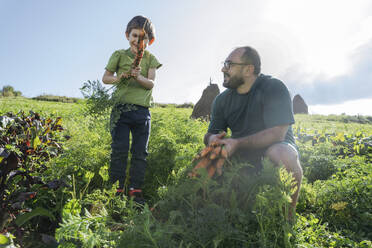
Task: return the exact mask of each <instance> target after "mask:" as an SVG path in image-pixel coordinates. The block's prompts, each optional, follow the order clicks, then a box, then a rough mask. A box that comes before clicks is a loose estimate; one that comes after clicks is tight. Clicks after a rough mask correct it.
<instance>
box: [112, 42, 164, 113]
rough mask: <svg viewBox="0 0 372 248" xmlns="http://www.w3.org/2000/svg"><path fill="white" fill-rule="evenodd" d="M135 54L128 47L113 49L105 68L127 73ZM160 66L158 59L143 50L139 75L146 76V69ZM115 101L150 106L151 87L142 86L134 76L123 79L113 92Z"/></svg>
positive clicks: (117, 72)
mask: <svg viewBox="0 0 372 248" xmlns="http://www.w3.org/2000/svg"><path fill="white" fill-rule="evenodd" d="M134 58H135V54H133V53H132V52H131V50H130V48H128V49H126V50H125V49H122V50H117V51H115V52H114V53H113V54H112V55H111V57H110V59H109V62H108V63H107V66H106V68H105V69H106V70H108V71H110V72H116V75H118V76H119V75H120V74H121V73H123V72H124V73H129V72H130V70H131V66H132V63H133V60H134ZM160 66H161V64H160V63H159V61H158V60H157V59H156V58H155V56H154V55H152V54H151V53H150V52H148V51H146V50H145V51H144V53H143V57H142V60H141V63H140V67H141V75H142V76H144V77H146V78H147V77H148V71H149V69H151V68H155V69H158V68H159V67H160ZM113 97H114V100H115V103H116V104H118V103H130V104H136V105H140V106H144V107H150V104H151V101H152V89H151V90H148V89H145V88H144V87H142V86H141V85H140V84H139V83H138V82H137V81H136V79H134V78H130V79H125V80H122V81H120V82H119V83H118V84H117V87H116V90H115V92H114V94H113Z"/></svg>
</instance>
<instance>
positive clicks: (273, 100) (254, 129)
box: [204, 46, 303, 215]
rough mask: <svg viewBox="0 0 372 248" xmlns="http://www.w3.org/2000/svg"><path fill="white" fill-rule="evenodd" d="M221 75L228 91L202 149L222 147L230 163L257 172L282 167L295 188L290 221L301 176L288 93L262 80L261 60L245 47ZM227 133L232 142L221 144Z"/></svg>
mask: <svg viewBox="0 0 372 248" xmlns="http://www.w3.org/2000/svg"><path fill="white" fill-rule="evenodd" d="M221 71H222V72H223V75H224V82H223V86H224V87H226V88H227V89H226V90H225V91H224V92H222V93H221V94H219V95H218V96H217V97H216V98H215V100H214V102H213V105H212V114H211V121H210V125H209V128H208V132H207V133H206V134H205V136H204V143H205V144H206V145H209V144H211V143H212V142H215V143H217V144H223V145H224V146H225V149H226V150H227V153H228V156H229V157H235V158H238V159H239V160H244V161H248V162H249V163H250V164H253V165H254V166H255V167H256V169H257V170H256V171H259V169H260V167H262V165H261V161H262V159H263V158H265V157H267V158H269V159H270V160H271V161H272V162H273V163H274V164H275V165H278V166H279V165H283V166H284V167H285V168H286V170H287V171H288V172H289V173H292V175H293V177H294V179H295V180H296V185H297V190H296V192H295V193H294V194H293V195H292V203H291V209H292V211H290V215H292V214H291V213H292V212H293V211H294V210H295V207H296V204H297V200H298V194H299V190H300V185H301V180H302V174H303V173H302V168H301V165H300V162H299V154H298V149H297V146H296V144H295V140H294V137H293V132H292V124H294V117H293V110H292V101H291V98H290V94H289V92H288V89H287V87H286V86H285V85H284V84H283V82H281V81H280V80H278V79H275V78H273V77H271V76H268V75H264V74H261V60H260V56H259V54H258V52H257V51H256V50H255V49H254V48H252V47H249V46H246V47H239V48H236V49H235V50H234V51H232V52H231V53H230V55H229V56H228V57H227V58H226V60H225V62H224V64H223V67H222V69H221ZM227 128H229V129H230V130H231V138H225V135H226V131H227Z"/></svg>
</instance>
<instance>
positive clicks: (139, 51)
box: [125, 23, 146, 79]
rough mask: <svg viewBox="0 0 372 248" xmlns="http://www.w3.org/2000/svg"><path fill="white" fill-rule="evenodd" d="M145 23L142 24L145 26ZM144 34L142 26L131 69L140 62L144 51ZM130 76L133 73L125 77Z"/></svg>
mask: <svg viewBox="0 0 372 248" xmlns="http://www.w3.org/2000/svg"><path fill="white" fill-rule="evenodd" d="M145 24H146V23H145ZM145 24H144V26H145ZM145 35H146V32H145V29H144V28H143V29H142V32H141V34H140V35H139V37H138V42H137V54H136V57H135V58H134V60H133V63H132V68H133V69H134V68H137V67H138V66H139V64H140V63H141V60H142V57H143V53H144V51H145V41H144V40H145ZM131 77H134V75H133V74H131V73H129V74H128V75H127V76H126V77H125V78H126V79H128V78H131Z"/></svg>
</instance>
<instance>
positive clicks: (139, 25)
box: [125, 15, 155, 45]
mask: <svg viewBox="0 0 372 248" xmlns="http://www.w3.org/2000/svg"><path fill="white" fill-rule="evenodd" d="M132 29H144V30H145V32H146V34H147V36H148V37H149V45H151V44H152V43H153V42H154V40H155V27H154V25H153V24H152V23H151V21H150V19H148V18H147V17H144V16H140V15H139V16H135V17H133V18H132V20H130V21H129V23H128V25H127V29H126V31H125V33H126V34H127V35H129V34H130V32H131V31H132Z"/></svg>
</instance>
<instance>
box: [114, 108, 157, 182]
mask: <svg viewBox="0 0 372 248" xmlns="http://www.w3.org/2000/svg"><path fill="white" fill-rule="evenodd" d="M135 107H136V110H131V111H120V108H121V107H120V106H116V107H114V109H113V113H115V111H117V112H116V114H120V117H119V118H117V119H118V120H117V121H115V123H114V127H113V128H112V129H111V136H112V144H111V149H112V151H111V166H110V172H109V173H110V179H111V181H112V183H115V182H116V181H117V180H119V187H120V188H124V182H125V177H126V169H127V163H128V151H129V133H132V145H131V149H130V151H131V153H132V158H131V165H130V170H129V175H130V180H129V187H130V188H135V189H140V188H141V187H142V184H143V181H144V178H145V170H146V164H147V162H146V157H147V155H148V153H147V146H148V141H149V136H150V127H151V115H150V111H149V109H148V108H145V107H142V106H138V105H135ZM118 111H119V112H118ZM113 113H112V115H113ZM112 115H111V118H112Z"/></svg>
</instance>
